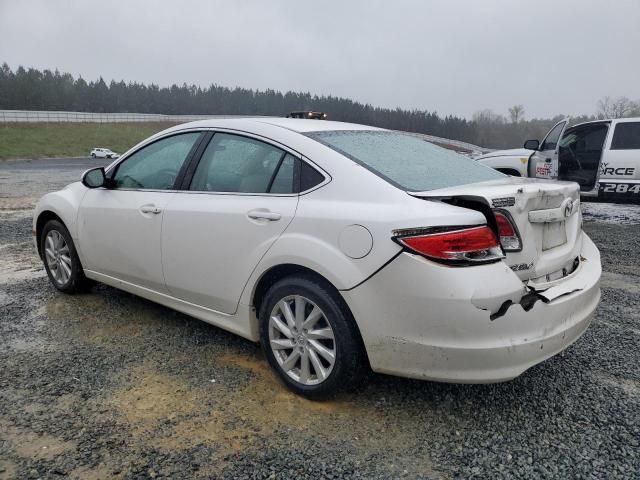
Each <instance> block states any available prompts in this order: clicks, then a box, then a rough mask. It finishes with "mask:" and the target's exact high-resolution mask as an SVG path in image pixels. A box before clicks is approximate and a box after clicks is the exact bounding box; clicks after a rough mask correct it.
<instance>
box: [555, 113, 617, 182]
mask: <svg viewBox="0 0 640 480" xmlns="http://www.w3.org/2000/svg"><path fill="white" fill-rule="evenodd" d="M608 132H609V123H608V122H602V123H587V124H585V125H580V126H577V127H572V128H569V129H567V130H565V132H564V135H563V136H562V138H561V139H560V142H559V144H558V145H559V148H558V180H565V181H570V182H576V183H578V185H580V190H581V191H582V192H589V191H591V190H593V189H594V188H595V186H596V182H597V179H598V172H599V171H600V162H601V160H602V150H603V147H604V142H605V140H606V139H607V133H608Z"/></svg>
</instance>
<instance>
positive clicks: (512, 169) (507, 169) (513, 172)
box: [496, 168, 522, 177]
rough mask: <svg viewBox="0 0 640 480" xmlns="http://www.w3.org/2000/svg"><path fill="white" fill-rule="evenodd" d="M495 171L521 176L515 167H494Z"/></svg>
mask: <svg viewBox="0 0 640 480" xmlns="http://www.w3.org/2000/svg"><path fill="white" fill-rule="evenodd" d="M496 170H497V171H499V172H501V173H505V174H507V175H511V176H513V177H521V176H522V175H520V172H519V171H518V170H516V169H515V168H496Z"/></svg>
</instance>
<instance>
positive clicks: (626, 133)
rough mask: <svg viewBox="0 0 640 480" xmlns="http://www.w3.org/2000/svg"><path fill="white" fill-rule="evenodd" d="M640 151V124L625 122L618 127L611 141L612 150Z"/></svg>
mask: <svg viewBox="0 0 640 480" xmlns="http://www.w3.org/2000/svg"><path fill="white" fill-rule="evenodd" d="M636 149H639V150H640V122H624V123H619V124H617V125H616V129H615V130H614V132H613V139H612V140H611V150H636Z"/></svg>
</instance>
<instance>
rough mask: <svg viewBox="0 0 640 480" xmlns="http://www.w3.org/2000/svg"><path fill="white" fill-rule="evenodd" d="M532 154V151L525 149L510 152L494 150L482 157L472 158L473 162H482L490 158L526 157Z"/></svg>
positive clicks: (513, 149) (515, 149)
mask: <svg viewBox="0 0 640 480" xmlns="http://www.w3.org/2000/svg"><path fill="white" fill-rule="evenodd" d="M532 153H533V150H529V149H527V148H512V149H510V150H496V151H495V152H489V153H485V154H484V155H480V156H479V157H474V159H475V160H483V159H485V158H492V157H508V156H513V157H528V156H529V155H531V154H532Z"/></svg>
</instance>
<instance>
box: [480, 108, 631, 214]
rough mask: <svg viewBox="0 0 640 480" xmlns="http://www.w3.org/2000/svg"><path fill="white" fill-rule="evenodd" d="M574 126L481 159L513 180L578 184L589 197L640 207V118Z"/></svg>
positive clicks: (562, 126)
mask: <svg viewBox="0 0 640 480" xmlns="http://www.w3.org/2000/svg"><path fill="white" fill-rule="evenodd" d="M568 124H569V120H568V119H564V120H561V121H560V122H558V123H557V124H556V125H554V126H553V128H552V129H551V130H549V133H547V135H546V136H545V137H544V140H542V143H540V142H539V141H538V140H527V141H526V142H525V144H524V150H522V149H517V150H512V151H509V150H502V151H496V152H491V153H489V154H486V155H483V156H482V157H479V158H478V159H477V160H478V161H479V162H481V163H484V164H485V165H489V166H491V167H493V168H495V169H496V170H500V171H502V172H504V173H508V174H510V175H516V176H528V177H536V178H547V179H555V180H567V181H573V182H577V183H578V184H579V185H580V190H581V192H582V195H583V196H586V197H588V196H590V197H597V198H602V199H606V200H619V201H635V202H640V118H619V119H613V120H597V121H593V122H586V123H581V124H578V125H573V126H571V127H568V128H567V125H568ZM511 152H512V153H511ZM525 159H526V160H525Z"/></svg>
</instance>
